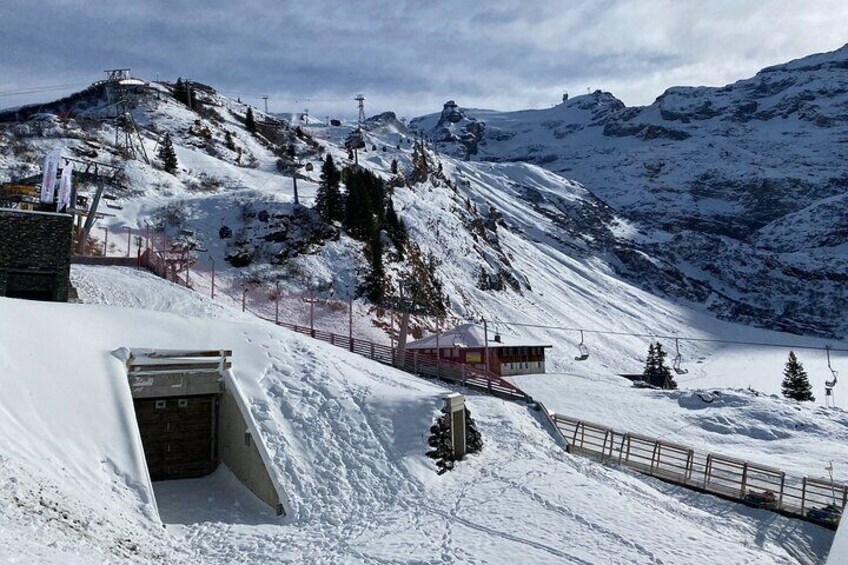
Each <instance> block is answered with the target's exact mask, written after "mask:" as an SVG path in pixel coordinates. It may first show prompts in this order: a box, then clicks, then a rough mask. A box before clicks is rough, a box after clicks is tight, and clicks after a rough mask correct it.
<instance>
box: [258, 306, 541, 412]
mask: <svg viewBox="0 0 848 565" xmlns="http://www.w3.org/2000/svg"><path fill="white" fill-rule="evenodd" d="M263 319H265V320H268V321H269V322H272V323H276V324H277V325H279V326H282V327H284V328H288V329H290V330H292V331H294V332H297V333H300V334H304V335H308V336H310V337H312V338H315V339H318V340H321V341H325V342H327V343H329V344H331V345H335V346H337V347H341V348H344V349H347V350H348V351H352V352H353V353H356V354H359V355H362V356H363V357H367V358H369V359H371V360H373V361H377V362H378V363H383V364H385V365H394V366H395V367H397V368H398V369H401V370H403V371H406V372H409V373H413V374H416V375H422V376H427V377H433V378H437V379H440V380H444V381H449V382H452V383H457V384H460V385H462V386H465V387H468V388H472V389H475V390H479V391H483V392H486V393H488V394H492V395H495V396H499V397H502V398H509V399H513V400H526V401H532V399H531V398H530V397H529V396H528V395H527V394H525V393H524V391H522V390H521V389H520V388H518V387H517V386H515V385H513V384H512V383H510V382H509V381H507V380H505V379H504V378H502V377H501V376H500V375H497V374H495V373H492V372H491V371H487V370H484V369H477V368H475V367H471V366H469V365H465V364H463V363H457V362H455V361H451V360H449V359H444V358H441V359H440V358H438V357H437V356H436V355H429V354H424V353H420V352H418V351H406V352H405V353H404V355H403V358H401V356H400V355H399V350H398V349H397V348H393V347H390V346H388V345H382V344H379V343H374V342H373V341H367V340H364V339H358V338H355V337H350V336H346V335H340V334H335V333H331V332H326V331H322V330H316V329H312V328H309V327H307V326H298V325H296V324H289V323H286V322H275V321H274V320H271V319H269V318H263Z"/></svg>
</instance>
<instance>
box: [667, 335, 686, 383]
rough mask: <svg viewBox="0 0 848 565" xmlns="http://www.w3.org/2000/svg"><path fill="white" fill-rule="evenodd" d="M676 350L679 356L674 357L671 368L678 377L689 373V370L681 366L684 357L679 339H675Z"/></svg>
mask: <svg viewBox="0 0 848 565" xmlns="http://www.w3.org/2000/svg"><path fill="white" fill-rule="evenodd" d="M674 350H675V351H676V352H677V354H676V355H675V356H674V360H673V361H672V364H671V367H672V369H674V372H675V373H677V374H678V375H685V374H686V373H688V372H689V369H684V368H683V367H682V366H681V365H682V364H683V355H681V354H680V343H679V341H678V339H677V338H674Z"/></svg>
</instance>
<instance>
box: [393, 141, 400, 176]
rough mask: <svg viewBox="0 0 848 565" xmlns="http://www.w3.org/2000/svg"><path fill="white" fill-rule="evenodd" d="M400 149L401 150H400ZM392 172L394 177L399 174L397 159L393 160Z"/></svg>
mask: <svg viewBox="0 0 848 565" xmlns="http://www.w3.org/2000/svg"><path fill="white" fill-rule="evenodd" d="M398 149H400V148H398ZM391 171H392V174H393V175H396V174H398V162H397V159H392V165H391Z"/></svg>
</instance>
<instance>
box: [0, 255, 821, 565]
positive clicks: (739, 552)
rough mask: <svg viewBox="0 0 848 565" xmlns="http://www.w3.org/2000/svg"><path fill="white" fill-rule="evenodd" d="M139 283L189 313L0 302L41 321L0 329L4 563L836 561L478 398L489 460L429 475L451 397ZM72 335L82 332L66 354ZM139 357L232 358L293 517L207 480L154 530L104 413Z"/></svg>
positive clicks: (508, 407) (161, 304)
mask: <svg viewBox="0 0 848 565" xmlns="http://www.w3.org/2000/svg"><path fill="white" fill-rule="evenodd" d="M81 273H82V275H81ZM81 276H85V277H87V280H88V281H89V282H95V281H96V282H97V284H96V288H97V289H99V290H98V291H97V292H99V294H98V295H97V297H96V298H93V299H94V300H97V301H106V302H108V301H115V302H120V301H122V300H124V298H125V294H122V292H125V291H120V292H119V293H118V294H116V295H113V292H112V290H110V289H118V290H120V289H125V288H127V286H128V284H129V283H130V281H132V280H133V279H134V278H135V277H137V276H138V275H137V273H135V272H134V271H131V270H130V271H123V270H120V269H117V270H116V269H109V268H84V269H81V270H77V273H76V274H75V279H76V280H80V277H81ZM145 279H146V277H144V276H143V275H142V280H145ZM83 288H93V287H83ZM136 288H138V293H139V294H138V296H137V297H136V300H137V301H138V303H139V304H146V305H147V307H148V308H152V309H157V308H164V309H166V310H169V309H170V308H171V306H172V305H181V307H182V308H183V310H182V315H180V316H177V315H174V314H170V313H160V312H155V311H150V310H148V311H142V310H138V309H133V308H120V307H115V306H108V305H105V304H104V305H55V304H40V303H32V302H26V301H16V300H10V299H0V319H2V320H10V319H28V320H32V321H33V323H32V324H28V325H26V326H18V325H14V326H13V325H12V324H5V323H4V324H0V332H2V334H0V364H2V366H3V368H4V370H3V371H2V373H0V384H2V386H3V389H4V391H5V392H4V395H3V397H2V400H0V407H2V409H0V424H2V427H3V429H4V430H9V429H14V430H15V431H16V432H15V433H14V434H3V435H2V436H0V457H2V459H0V461H2V464H0V485H2V488H0V513H2V514H1V515H2V517H3V523H4V527H3V528H0V539H2V540H3V541H4V542H7V543H4V544H3V545H2V548H3V549H2V550H0V556H2V557H3V558H4V559H6V560H12V561H14V560H21V559H35V560H37V561H39V562H92V561H111V560H124V559H126V560H134V561H137V562H150V561H162V560H164V561H168V562H198V561H202V562H205V563H214V562H232V561H240V562H263V561H268V560H274V561H283V562H305V561H308V562H315V563H324V562H327V563H329V562H333V563H335V562H369V561H380V562H398V563H400V562H433V561H439V560H443V561H446V562H465V561H472V560H473V561H475V562H479V563H502V562H504V561H505V560H506V561H516V560H522V559H523V560H530V561H532V562H534V563H563V562H565V563H600V562H606V563H655V562H658V561H662V562H667V563H701V562H703V563H712V562H714V561H715V560H716V559H720V560H721V561H722V562H726V563H743V562H752V561H756V562H762V563H772V562H774V563H789V562H794V561H796V560H797V561H800V562H804V563H814V562H819V561H822V560H823V559H824V558H825V556H826V553H827V550H828V546H829V544H830V541H831V539H832V537H833V535H832V533H831V532H828V531H826V530H823V529H821V528H818V527H815V526H810V525H804V524H798V523H796V522H793V521H790V520H788V519H786V518H782V517H776V516H774V515H772V514H768V513H765V512H764V511H758V510H752V509H747V508H744V507H740V506H738V505H733V504H730V503H726V502H722V501H720V500H717V499H714V498H711V497H705V496H700V495H693V494H692V493H689V492H681V491H680V490H678V489H676V488H674V487H669V486H668V485H665V484H663V483H659V482H654V481H645V480H644V479H643V478H641V477H635V476H631V475H628V474H625V473H622V472H619V471H615V470H610V469H605V468H603V467H601V466H599V465H597V464H594V463H591V462H588V461H585V460H581V459H576V458H573V457H571V456H569V455H567V454H565V453H564V452H563V451H562V450H561V449H560V448H559V447H558V446H557V445H556V444H555V443H554V441H553V440H552V438H551V436H550V435H549V434H548V432H547V431H546V430H545V429H544V427H543V425H542V423H541V421H540V420H539V418H538V416H537V415H536V414H535V413H534V412H533V411H532V409H530V407H528V406H524V405H522V404H518V403H512V402H508V401H503V400H498V399H494V398H490V397H485V396H477V395H473V394H472V395H469V397H468V405H469V408H470V409H471V411H472V415H473V416H474V417H475V419H476V421H477V422H478V426H479V427H480V429H481V431H482V433H483V437H484V441H485V446H484V450H483V452H482V453H481V454H480V455H476V456H472V457H470V458H469V459H468V460H467V461H465V462H463V463H461V464H459V465H458V466H457V469H456V470H455V471H454V472H453V473H449V474H447V475H443V476H437V475H436V474H435V472H434V467H433V464H432V462H431V461H430V460H428V459H427V458H426V457H424V455H423V452H424V451H425V450H426V434H427V428H428V427H429V425H430V423H431V422H432V418H433V417H434V415H435V414H436V412H437V409H438V406H439V397H440V396H441V395H442V394H444V393H445V392H446V390H445V389H444V388H442V387H440V386H437V385H432V384H429V383H427V382H425V381H422V380H420V379H417V378H415V377H412V376H410V375H406V374H403V373H399V372H397V371H395V370H393V369H390V368H387V367H382V366H377V365H373V364H371V363H370V362H368V361H367V360H364V359H362V358H359V357H355V356H352V355H350V354H348V353H346V352H345V351H343V350H339V349H337V348H332V347H330V346H327V345H322V344H320V343H317V342H313V341H311V340H309V339H308V338H304V337H302V336H298V335H295V334H292V333H290V332H288V331H286V330H283V329H279V328H276V327H274V326H273V325H272V324H268V323H266V322H262V321H256V320H253V321H248V320H245V319H244V318H243V317H242V316H241V314H240V313H232V315H227V312H226V311H222V310H218V308H217V307H213V306H212V305H211V304H209V300H208V299H198V298H196V295H191V294H190V292H191V291H188V290H185V289H182V288H179V287H174V286H173V285H170V284H168V283H165V282H163V281H150V284H148V285H144V286H138V287H136ZM82 296H83V300H90V299H92V298H89V294H88V292H87V291H85V290H83V292H82ZM192 304H194V306H191V305H192ZM192 313H193V314H194V315H196V316H202V318H193V317H189V316H191V315H192ZM210 315H211V316H212V318H210V317H209V316H210ZM71 320H73V323H74V324H75V327H82V328H86V331H84V332H79V333H77V334H75V335H74V337H73V339H68V338H66V335H67V331H66V328H67V325H68V324H69V323H70V321H71ZM44 342H49V343H52V344H53V354H52V355H51V356H50V359H52V361H49V362H47V361H46V360H45V359H44V358H43V357H44V356H43V355H37V354H36V353H37V351H38V345H37V344H40V343H44ZM139 345H141V346H153V347H174V346H177V345H179V346H180V347H197V348H208V347H221V346H227V347H232V348H233V351H234V357H233V359H234V363H235V364H234V374H235V376H236V378H237V379H238V380H239V384H240V386H241V387H242V388H243V389H245V390H246V391H248V397H249V398H250V409H251V412H252V413H253V416H254V417H255V418H256V420H257V421H258V422H259V424H260V429H261V430H262V433H263V436H264V437H265V440H266V441H267V442H268V444H269V445H270V448H271V450H272V459H273V462H274V469H275V471H276V472H277V473H278V474H279V475H280V476H281V477H282V479H283V482H284V484H285V485H286V489H287V494H288V495H289V497H290V499H291V504H292V506H293V509H294V511H293V512H292V514H291V516H290V517H289V518H287V519H284V520H282V521H280V520H278V519H275V518H272V517H270V516H269V515H267V514H262V513H261V512H260V511H258V510H255V509H253V507H252V506H251V505H250V504H241V505H240V507H229V506H226V505H224V506H220V501H221V500H226V494H225V493H217V494H214V495H210V496H207V497H206V498H204V497H202V496H201V497H197V496H196V495H195V494H194V493H195V492H196V491H198V490H201V491H202V489H203V488H204V484H203V483H202V482H197V481H195V482H194V483H193V484H192V486H190V487H188V486H187V487H186V489H185V490H186V492H185V493H184V496H188V497H192V498H189V499H187V500H191V501H192V502H193V503H194V504H197V505H198V506H197V507H196V508H190V507H187V506H185V505H183V506H180V504H179V496H180V493H179V491H178V490H174V488H172V486H171V485H169V484H163V485H162V486H161V488H160V487H155V488H154V490H155V495H156V496H157V497H159V496H161V497H162V498H163V500H164V501H165V502H164V504H163V505H162V506H163V508H164V509H165V510H164V512H166V513H167V512H168V511H169V510H170V511H171V512H173V509H174V508H180V512H179V513H178V515H177V514H166V515H167V516H173V517H174V518H175V519H176V520H177V522H179V524H180V525H170V526H167V527H166V529H164V530H163V529H162V528H160V527H158V526H157V521H156V519H155V514H154V509H153V507H152V502H151V499H152V495H153V493H152V492H151V490H150V487H149V483H148V482H147V480H146V473H145V471H144V470H143V468H140V467H139V465H138V455H139V452H138V448H137V446H138V437H137V436H136V433H135V432H134V430H133V426H132V425H131V423H129V422H127V425H112V424H111V423H110V422H111V421H112V420H114V418H115V416H112V414H124V415H126V411H127V410H128V409H129V405H128V400H129V399H128V397H129V395H128V393H129V390H128V388H126V387H124V388H123V390H121V389H122V387H123V386H124V385H122V382H123V378H124V377H122V375H121V370H120V363H119V362H118V361H117V359H115V358H113V357H111V356H110V353H109V352H110V350H112V349H115V348H117V347H124V346H130V347H132V346H139ZM69 361H70V362H69ZM57 383H61V384H62V387H63V388H62V389H61V390H58V389H57V388H56V384H57ZM110 390H114V391H115V392H109V391H110ZM57 393H60V394H57ZM104 394H109V395H111V396H112V397H113V398H112V401H110V402H106V401H105V400H104V399H103V398H102V397H103V395H104ZM124 417H126V416H124ZM70 436H73V439H71V437H70ZM59 446H62V448H59ZM133 446H136V447H133ZM133 454H134V455H133ZM204 480H206V481H209V482H208V483H207V485H206V486H207V488H208V486H209V485H216V486H218V487H220V486H221V485H226V484H227V478H226V476H220V474H217V475H215V476H213V477H210V478H209V479H204ZM174 497H176V498H174ZM216 505H217V506H216ZM234 517H238V523H233V518H234ZM166 521H167V519H166ZM34 531H38V533H39V534H38V539H39V541H40V543H39V544H34V543H33V542H32V537H31V532H34Z"/></svg>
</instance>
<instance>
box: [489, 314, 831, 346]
mask: <svg viewBox="0 0 848 565" xmlns="http://www.w3.org/2000/svg"><path fill="white" fill-rule="evenodd" d="M491 322H492V323H497V324H503V325H505V326H516V327H524V328H538V329H545V330H557V331H565V332H575V333H587V334H598V335H614V336H625V337H641V338H651V339H667V340H680V341H697V342H705V343H727V344H731V345H749V346H755V347H779V348H782V349H811V350H815V351H825V350H830V351H839V352H842V353H848V348H838V347H829V346H817V345H799V344H793V343H773V342H772V343H770V342H759V341H744V340H734V339H719V338H710V337H687V336H681V335H663V334H653V333H637V332H623V331H614V330H592V329H586V328H573V327H568V326H549V325H544V324H527V323H520V322H506V321H503V320H491Z"/></svg>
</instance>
